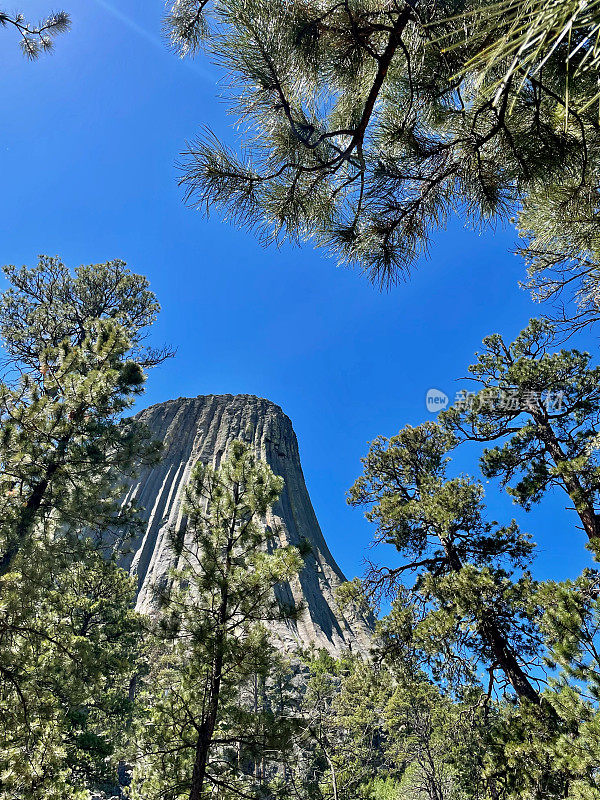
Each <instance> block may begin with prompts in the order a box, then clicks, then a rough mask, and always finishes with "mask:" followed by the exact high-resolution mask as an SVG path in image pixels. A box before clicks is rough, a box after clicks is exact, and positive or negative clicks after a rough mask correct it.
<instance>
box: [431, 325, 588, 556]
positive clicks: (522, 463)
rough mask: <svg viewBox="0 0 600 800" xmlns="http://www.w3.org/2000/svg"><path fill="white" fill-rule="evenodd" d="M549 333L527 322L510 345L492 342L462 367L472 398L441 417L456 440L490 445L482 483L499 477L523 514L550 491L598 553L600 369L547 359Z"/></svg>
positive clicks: (564, 356)
mask: <svg viewBox="0 0 600 800" xmlns="http://www.w3.org/2000/svg"><path fill="white" fill-rule="evenodd" d="M554 340H555V329H554V327H553V326H551V325H549V324H548V323H545V322H542V321H539V320H532V321H531V322H530V323H529V325H528V327H527V328H526V329H525V330H524V331H523V332H522V333H521V334H520V335H519V336H518V337H517V338H516V339H515V341H514V342H513V343H512V344H506V343H505V342H504V340H503V339H502V337H501V336H499V335H498V334H495V335H493V336H489V337H487V338H486V339H485V340H484V347H485V349H484V350H483V352H481V353H478V354H477V361H476V363H475V364H473V365H472V366H471V367H469V371H470V373H471V374H472V375H473V377H474V379H475V380H476V381H477V382H478V383H479V384H480V386H479V388H478V391H476V392H473V394H472V395H471V396H470V397H468V398H465V399H463V400H461V401H459V402H457V403H456V404H455V405H454V407H452V408H451V409H449V410H448V411H445V412H443V413H442V414H441V415H440V421H441V422H442V424H443V425H444V426H445V427H446V428H447V429H448V430H449V431H450V432H451V434H452V435H454V436H456V437H457V438H458V439H460V440H463V441H464V440H468V441H476V442H483V443H492V445H493V446H492V447H489V448H487V449H485V450H484V452H483V456H482V458H481V468H482V471H483V474H484V475H485V476H486V477H499V478H500V479H501V481H502V485H503V486H505V487H506V488H507V491H508V492H509V494H510V495H511V496H512V497H513V498H514V500H515V502H516V503H518V504H519V505H521V506H523V507H524V508H526V509H528V508H530V507H531V505H532V504H533V503H538V502H539V501H540V500H541V498H542V497H543V495H544V494H545V493H546V492H547V491H548V490H549V489H551V488H552V487H555V486H558V487H560V488H562V489H563V490H564V491H566V492H567V494H568V495H569V497H570V498H571V500H572V501H573V503H574V506H575V510H576V512H577V514H578V516H579V518H580V520H581V523H582V525H583V528H584V530H585V532H586V534H587V535H588V538H589V540H590V547H591V548H593V549H594V550H596V551H597V549H598V541H599V539H598V537H599V536H600V528H599V527H598V519H597V516H596V512H595V506H596V504H597V502H598V487H599V481H600V467H599V465H598V448H597V441H598V433H599V431H598V419H599V414H600V389H599V382H600V368H598V367H593V366H591V364H590V361H591V358H590V355H589V353H582V352H579V351H578V350H560V351H558V352H551V348H552V344H553V342H554Z"/></svg>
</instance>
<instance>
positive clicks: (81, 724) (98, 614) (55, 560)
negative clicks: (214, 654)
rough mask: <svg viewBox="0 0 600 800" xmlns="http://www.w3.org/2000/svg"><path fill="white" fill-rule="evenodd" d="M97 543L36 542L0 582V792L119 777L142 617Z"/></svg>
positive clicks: (76, 794)
mask: <svg viewBox="0 0 600 800" xmlns="http://www.w3.org/2000/svg"><path fill="white" fill-rule="evenodd" d="M133 598H134V587H133V583H132V582H131V580H130V579H129V578H128V576H127V575H126V574H125V573H124V572H123V571H122V570H120V569H119V568H118V567H117V566H116V565H115V564H114V562H113V561H110V560H106V559H105V558H104V556H103V554H102V553H101V552H99V551H98V550H97V548H95V547H93V546H92V544H91V542H89V541H88V542H84V543H81V544H79V545H78V546H76V547H75V546H74V547H72V548H70V549H69V550H65V548H64V546H63V545H62V544H61V545H56V544H55V545H51V546H50V547H49V546H48V545H46V546H43V547H42V546H37V547H36V548H34V549H33V550H29V551H28V553H27V557H26V559H21V558H18V559H17V563H15V564H14V565H13V571H12V572H11V573H9V574H8V575H5V576H4V577H3V579H2V580H1V581H0V611H1V613H0V730H1V731H2V734H1V739H2V747H1V748H0V798H2V800H15V799H16V798H22V799H23V800H36V798H39V800H46V798H56V800H58V799H59V798H60V800H63V798H73V800H78V799H79V798H86V797H87V793H86V792H85V789H86V787H89V786H93V785H103V784H111V783H112V784H114V783H115V782H116V767H117V763H116V762H117V760H118V756H117V750H118V748H119V746H121V747H122V745H123V734H124V731H125V728H126V724H127V720H128V717H129V716H130V714H131V702H130V698H129V684H130V681H131V679H132V677H133V675H134V674H135V671H136V669H137V664H136V661H137V656H138V653H139V644H138V643H139V638H140V635H141V632H142V626H141V620H140V618H139V617H138V616H137V615H136V614H135V613H134V612H133V610H132V603H133Z"/></svg>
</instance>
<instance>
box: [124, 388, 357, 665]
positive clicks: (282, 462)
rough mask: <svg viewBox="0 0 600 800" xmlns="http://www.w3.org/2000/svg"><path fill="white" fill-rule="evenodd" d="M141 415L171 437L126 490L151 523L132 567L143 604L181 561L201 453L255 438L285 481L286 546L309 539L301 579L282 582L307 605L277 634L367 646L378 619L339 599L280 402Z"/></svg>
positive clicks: (338, 647)
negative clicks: (178, 539)
mask: <svg viewBox="0 0 600 800" xmlns="http://www.w3.org/2000/svg"><path fill="white" fill-rule="evenodd" d="M138 418H139V419H140V420H142V421H143V422H144V423H146V425H148V426H149V427H150V429H151V430H152V432H153V433H154V435H155V437H156V438H157V439H159V440H161V441H162V442H164V448H165V449H164V457H163V459H162V460H161V463H160V464H159V465H158V466H156V467H153V468H145V469H143V470H142V472H141V474H140V475H139V479H138V480H137V482H136V483H134V484H133V485H132V486H131V487H130V489H129V491H128V494H127V498H126V499H127V500H134V501H135V502H136V504H137V505H139V506H142V507H143V508H144V509H145V511H144V514H145V521H146V527H145V531H144V533H143V535H142V536H140V538H139V540H138V541H136V542H135V543H134V546H133V553H132V555H131V557H130V559H129V563H128V564H127V566H129V568H130V569H131V571H132V573H134V574H135V575H137V578H138V582H139V594H138V608H139V609H140V610H142V611H145V612H148V613H152V611H153V609H154V607H155V587H156V586H157V585H160V584H161V583H163V582H164V581H165V580H167V575H168V572H169V570H170V569H171V568H172V567H173V566H174V565H175V560H174V555H173V553H172V552H171V550H170V548H169V535H168V532H169V530H173V529H175V530H178V531H179V532H181V533H182V534H183V531H184V529H185V525H186V520H185V517H184V515H183V512H182V499H183V490H184V487H185V485H186V483H187V480H188V478H189V475H190V472H191V470H192V468H193V466H194V464H196V462H197V461H198V460H201V461H203V462H205V463H210V464H213V465H215V466H216V465H218V464H219V462H220V460H221V458H222V457H223V455H224V453H225V452H226V450H227V447H228V445H229V444H230V443H231V442H232V441H233V440H235V439H243V440H245V441H248V442H251V443H252V444H253V446H254V448H255V449H256V453H257V456H259V457H260V458H262V459H264V460H266V461H267V463H268V464H269V465H270V466H271V469H272V470H273V472H274V473H275V474H277V475H280V476H281V477H282V478H283V479H284V481H285V487H284V490H283V493H282V496H281V499H280V500H279V502H278V503H277V504H276V505H275V507H274V508H273V512H272V513H271V514H270V516H269V518H268V519H267V524H268V525H269V526H270V527H271V528H272V529H273V530H274V531H277V534H276V535H277V537H278V539H279V541H280V543H281V544H282V545H284V544H293V545H298V544H300V543H301V542H302V541H303V540H306V541H307V542H308V543H309V544H310V546H311V552H310V554H309V555H308V556H307V557H306V559H305V566H304V568H303V570H302V572H301V573H300V575H299V576H298V578H297V579H295V580H294V581H292V582H291V583H290V584H289V585H287V586H285V587H283V588H282V594H283V598H282V599H287V600H290V601H291V600H293V601H294V602H296V603H298V602H301V603H302V605H303V611H302V613H301V615H300V617H299V619H297V620H296V621H294V622H286V623H280V624H278V626H277V627H276V629H274V631H273V633H274V635H275V636H276V637H277V638H278V639H279V640H280V643H281V646H282V647H284V648H286V649H287V648H289V647H291V646H293V645H294V644H298V643H299V644H301V645H303V646H305V647H308V646H310V645H314V646H315V647H322V648H325V649H327V650H328V651H329V652H330V653H332V654H334V655H336V654H339V653H340V652H341V651H343V650H345V649H351V650H352V651H354V652H360V653H363V654H365V653H367V652H368V649H369V646H370V639H371V633H372V620H370V619H369V618H366V617H363V616H361V615H359V614H357V613H355V612H351V611H349V610H348V609H346V610H344V611H342V610H341V609H340V608H339V607H338V605H337V603H336V600H335V596H334V593H335V590H336V588H337V587H338V586H339V585H340V584H341V583H342V582H343V581H344V580H345V578H344V576H343V574H342V572H341V570H340V568H339V567H338V565H337V564H336V562H335V560H334V558H333V556H332V555H331V553H330V552H329V549H328V547H327V545H326V543H325V539H324V538H323V534H322V533H321V529H320V528H319V523H318V522H317V518H316V516H315V512H314V510H313V507H312V504H311V501H310V498H309V496H308V492H307V489H306V485H305V483H304V476H303V474H302V467H301V465H300V456H299V453H298V442H297V440H296V435H295V434H294V431H293V428H292V424H291V422H290V420H289V419H288V417H286V415H285V414H284V413H283V411H282V410H281V409H280V408H279V406H276V405H275V404H274V403H271V402H269V401H268V400H263V399H260V398H258V397H253V396H250V395H237V396H233V395H208V396H203V397H196V398H194V399H188V398H180V399H178V400H170V401H169V402H167V403H160V404H159V405H155V406H152V407H151V408H148V409H147V410H145V411H142V412H141V413H140V414H139V415H138Z"/></svg>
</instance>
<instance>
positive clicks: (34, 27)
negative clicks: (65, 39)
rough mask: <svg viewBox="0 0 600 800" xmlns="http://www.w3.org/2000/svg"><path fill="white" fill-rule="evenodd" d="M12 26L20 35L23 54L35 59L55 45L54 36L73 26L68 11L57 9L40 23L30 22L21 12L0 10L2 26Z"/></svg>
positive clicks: (0, 24)
mask: <svg viewBox="0 0 600 800" xmlns="http://www.w3.org/2000/svg"><path fill="white" fill-rule="evenodd" d="M9 25H10V26H12V27H13V28H15V29H16V30H17V31H18V33H19V35H20V37H21V38H20V44H21V50H22V52H23V55H25V56H26V57H27V58H28V59H30V60H31V61H34V60H35V59H36V58H38V57H39V56H40V54H41V53H47V52H49V51H50V50H52V48H53V47H54V41H53V39H54V37H55V36H57V35H59V34H61V33H65V32H66V31H68V30H69V28H70V27H71V20H70V17H69V15H68V14H67V13H66V11H55V12H54V13H52V14H50V16H48V17H46V18H45V19H43V20H40V21H39V22H38V23H31V22H28V21H27V20H26V19H25V17H24V15H23V14H21V13H8V12H7V11H2V10H0V26H2V27H7V26H9Z"/></svg>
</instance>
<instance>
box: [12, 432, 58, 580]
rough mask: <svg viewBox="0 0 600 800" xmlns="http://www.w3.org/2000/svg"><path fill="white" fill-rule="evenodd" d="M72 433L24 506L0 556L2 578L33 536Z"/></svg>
mask: <svg viewBox="0 0 600 800" xmlns="http://www.w3.org/2000/svg"><path fill="white" fill-rule="evenodd" d="M71 435H72V434H71V433H69V434H67V435H66V436H63V438H62V439H60V440H59V442H58V445H57V447H56V455H55V457H54V458H53V459H52V461H51V462H50V463H49V464H48V466H47V467H46V472H45V474H44V477H43V478H42V479H41V481H39V483H37V484H36V486H35V487H34V488H33V490H32V492H31V494H30V495H29V497H28V499H27V502H26V503H25V505H24V506H23V509H22V511H21V514H20V516H19V520H18V522H17V524H16V526H15V530H14V531H13V532H12V535H10V536H9V537H8V541H7V545H6V550H5V551H4V553H2V555H1V556H0V578H2V577H4V576H5V575H7V574H8V573H9V572H10V570H11V568H12V564H13V561H14V560H15V558H16V556H17V555H18V553H19V550H21V548H22V547H23V545H24V544H25V542H26V540H27V537H28V536H29V535H30V534H31V532H32V530H33V527H34V525H35V523H36V520H37V516H38V514H39V511H40V509H41V507H42V504H43V502H44V499H45V497H46V494H47V492H48V489H49V488H50V486H51V484H52V479H53V478H54V476H55V475H56V473H57V472H58V471H59V469H60V468H61V467H62V466H63V465H64V456H65V453H66V451H67V447H68V444H69V441H70V440H71Z"/></svg>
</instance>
